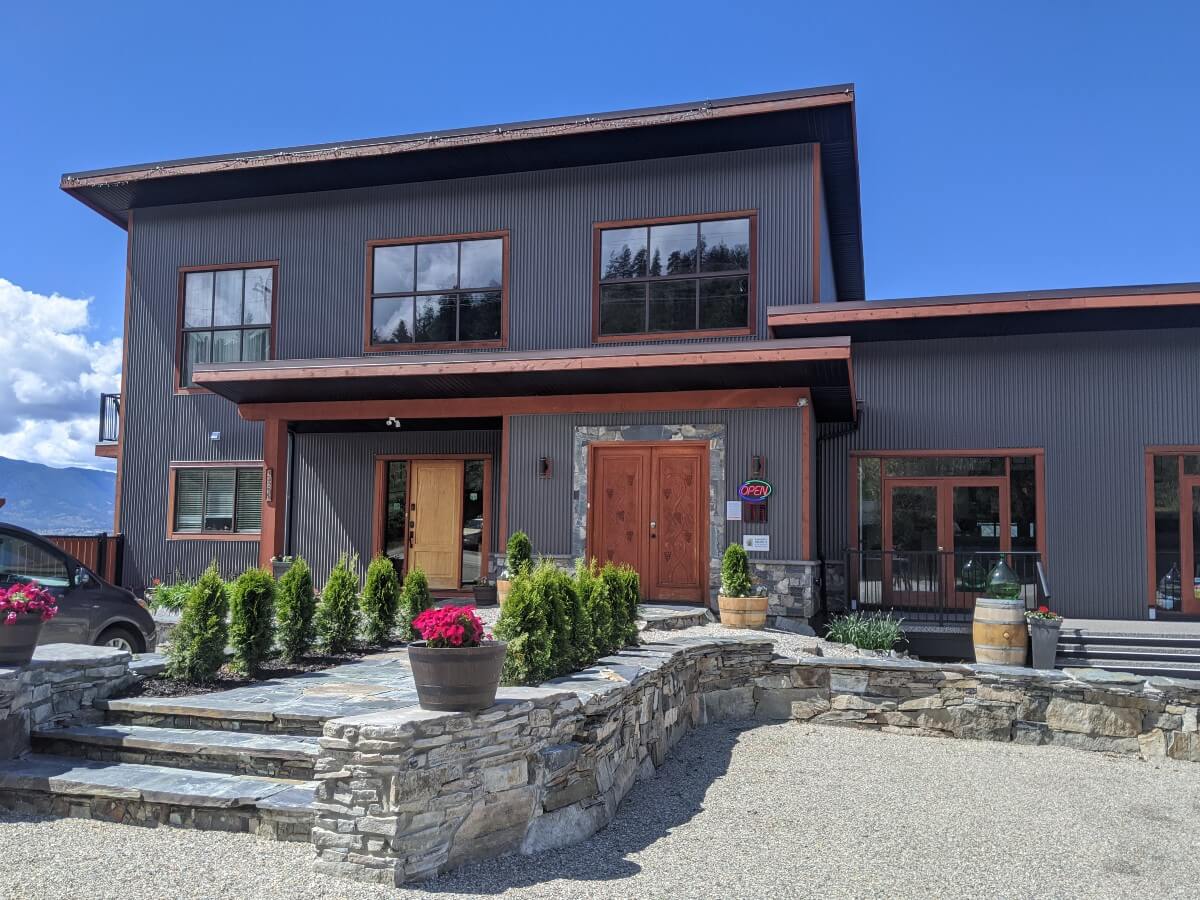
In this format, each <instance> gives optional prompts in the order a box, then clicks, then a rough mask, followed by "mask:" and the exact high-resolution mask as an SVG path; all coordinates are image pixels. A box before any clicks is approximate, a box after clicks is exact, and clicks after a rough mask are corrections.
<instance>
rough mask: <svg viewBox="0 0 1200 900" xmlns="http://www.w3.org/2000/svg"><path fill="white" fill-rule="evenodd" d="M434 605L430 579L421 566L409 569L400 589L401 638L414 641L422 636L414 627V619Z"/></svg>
mask: <svg viewBox="0 0 1200 900" xmlns="http://www.w3.org/2000/svg"><path fill="white" fill-rule="evenodd" d="M432 606H433V596H432V595H431V594H430V593H429V579H428V578H426V577H425V573H424V572H422V571H421V570H420V568H416V567H414V568H412V569H409V571H408V575H407V576H405V578H404V587H403V589H402V590H401V591H400V639H401V640H403V641H406V642H412V641H415V640H416V639H417V638H418V637H420V635H419V634H417V630H416V629H415V628H413V624H412V623H413V620H414V619H416V617H417V616H419V615H420V614H421V613H423V612H425V610H427V609H430V608H431V607H432Z"/></svg>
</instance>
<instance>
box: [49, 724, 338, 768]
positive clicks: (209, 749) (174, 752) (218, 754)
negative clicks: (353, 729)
mask: <svg viewBox="0 0 1200 900" xmlns="http://www.w3.org/2000/svg"><path fill="white" fill-rule="evenodd" d="M33 746H34V749H36V750H38V751H40V752H42V753H49V754H54V755H59V756H82V757H85V758H87V759H92V760H98V761H106V762H128V763H148V764H151V765H157V766H171V767H175V768H185V769H199V770H203V771H210V772H231V773H235V774H241V775H261V776H266V777H276V778H299V779H307V778H312V776H313V768H314V766H315V764H316V759H317V753H318V751H319V747H318V744H317V738H315V737H297V736H293V735H284V734H254V733H247V732H240V731H217V730H200V729H192V728H150V727H147V726H143V725H73V726H69V727H64V728H40V729H35V730H34V732H33Z"/></svg>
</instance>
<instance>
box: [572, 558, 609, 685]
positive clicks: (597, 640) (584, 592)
mask: <svg viewBox="0 0 1200 900" xmlns="http://www.w3.org/2000/svg"><path fill="white" fill-rule="evenodd" d="M575 592H576V593H577V594H578V595H579V599H580V600H581V601H583V606H584V609H586V610H587V614H588V619H589V620H590V622H591V626H592V647H591V653H590V656H591V661H592V662H594V661H595V660H596V659H597V658H599V657H601V656H607V655H608V654H610V653H612V652H613V649H614V648H613V646H612V635H613V610H612V600H611V599H610V598H609V596H608V591H606V590H605V587H604V582H603V581H602V580H601V578H600V564H599V563H597V562H596V560H594V559H593V560H592V561H591V562H590V563H586V564H585V563H584V561H583V560H582V559H581V560H579V562H577V563H576V565H575Z"/></svg>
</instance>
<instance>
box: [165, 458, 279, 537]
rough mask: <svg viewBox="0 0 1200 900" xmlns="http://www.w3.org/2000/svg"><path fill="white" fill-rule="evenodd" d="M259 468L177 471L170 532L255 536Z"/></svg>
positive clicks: (259, 497) (259, 517)
mask: <svg viewBox="0 0 1200 900" xmlns="http://www.w3.org/2000/svg"><path fill="white" fill-rule="evenodd" d="M262 478H263V476H262V469H261V468H249V467H229V468H209V467H194V468H178V469H176V470H175V509H174V510H173V511H172V523H173V528H172V530H173V531H174V532H176V533H179V534H237V533H243V532H245V533H251V534H256V533H258V531H259V529H260V528H261V527H262Z"/></svg>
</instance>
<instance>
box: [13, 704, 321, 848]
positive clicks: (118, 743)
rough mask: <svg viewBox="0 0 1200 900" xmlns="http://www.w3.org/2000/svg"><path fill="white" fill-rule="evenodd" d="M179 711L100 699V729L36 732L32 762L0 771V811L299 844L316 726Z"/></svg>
mask: <svg viewBox="0 0 1200 900" xmlns="http://www.w3.org/2000/svg"><path fill="white" fill-rule="evenodd" d="M212 696H216V695H212ZM187 700H188V701H189V703H188V705H187V706H186V707H181V706H180V704H179V702H178V701H173V700H171V699H169V698H167V699H163V700H161V701H159V700H154V699H150V698H134V699H130V700H110V701H103V700H98V701H96V703H95V707H96V708H97V709H98V710H100V711H101V712H100V716H102V719H103V720H102V721H101V722H100V723H98V724H73V725H67V726H59V727H54V726H50V727H39V728H35V729H34V730H33V731H32V734H31V743H32V746H33V752H32V753H30V754H27V755H26V756H24V757H22V758H20V759H12V760H5V761H0V808H4V809H8V810H12V811H14V812H22V813H30V814H49V815H54V816H76V817H84V818H95V819H104V820H107V821H112V822H121V823H128V824H137V825H173V826H177V827H184V828H200V829H207V830H219V831H236V832H248V833H251V834H257V835H259V836H261V837H269V838H274V839H277V840H294V841H307V840H308V837H309V832H310V830H311V827H312V821H313V812H312V809H311V808H310V806H311V803H312V800H313V791H314V789H315V787H316V782H315V781H313V780H312V779H313V769H314V767H315V764H316V759H317V753H318V746H317V737H316V735H318V734H319V733H320V730H321V724H322V723H321V722H320V721H316V720H314V717H309V716H304V717H300V718H298V719H297V720H295V721H291V720H288V719H282V720H281V719H277V718H276V717H274V716H273V715H272V714H271V713H267V712H264V711H263V710H261V709H259V710H256V709H245V710H232V711H231V710H230V709H229V708H228V707H227V706H219V705H218V704H216V703H214V704H213V706H211V707H206V706H205V705H204V704H203V698H187ZM98 717H99V716H98Z"/></svg>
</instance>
